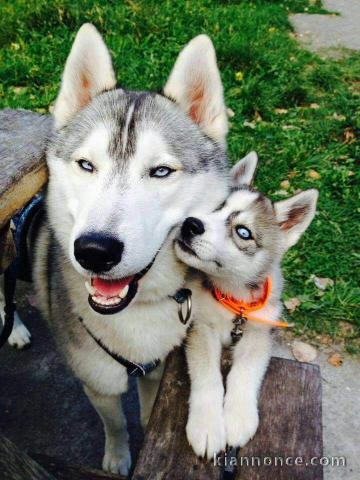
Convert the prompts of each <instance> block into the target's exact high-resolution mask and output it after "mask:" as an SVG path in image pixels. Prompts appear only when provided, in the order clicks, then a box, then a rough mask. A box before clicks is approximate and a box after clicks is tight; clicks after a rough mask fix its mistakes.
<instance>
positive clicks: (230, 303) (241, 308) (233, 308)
mask: <svg viewBox="0 0 360 480" xmlns="http://www.w3.org/2000/svg"><path fill="white" fill-rule="evenodd" d="M271 289H272V280H271V277H267V278H266V281H265V283H264V287H263V295H262V297H261V298H259V299H258V300H255V301H253V302H249V303H247V302H244V301H242V300H238V299H237V298H234V297H232V296H231V295H225V294H223V293H222V292H221V291H220V290H219V289H217V288H215V287H214V288H213V289H212V294H213V296H214V298H215V300H217V301H218V302H219V303H221V305H222V306H223V307H224V308H226V310H229V312H232V313H235V315H237V316H239V317H242V318H245V319H246V320H251V321H253V322H258V323H266V324H269V325H272V326H274V327H289V326H290V325H289V324H288V323H286V322H277V321H273V320H268V319H266V318H258V317H254V316H252V315H249V313H250V312H255V311H256V310H260V309H261V308H263V307H265V305H266V304H267V303H268V301H269V298H270V294H271Z"/></svg>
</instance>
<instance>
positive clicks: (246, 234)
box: [236, 225, 252, 240]
mask: <svg viewBox="0 0 360 480" xmlns="http://www.w3.org/2000/svg"><path fill="white" fill-rule="evenodd" d="M236 233H237V234H238V235H239V237H240V238H242V239H243V240H251V239H252V235H251V231H250V230H249V229H248V228H246V227H244V225H239V226H238V227H236Z"/></svg>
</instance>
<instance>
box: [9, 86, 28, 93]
mask: <svg viewBox="0 0 360 480" xmlns="http://www.w3.org/2000/svg"><path fill="white" fill-rule="evenodd" d="M25 90H26V87H13V88H12V91H13V92H14V93H15V94H16V95H19V94H20V93H23V92H25Z"/></svg>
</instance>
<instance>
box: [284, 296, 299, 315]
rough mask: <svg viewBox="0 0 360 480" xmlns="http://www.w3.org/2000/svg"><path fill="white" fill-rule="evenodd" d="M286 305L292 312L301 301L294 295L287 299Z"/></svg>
mask: <svg viewBox="0 0 360 480" xmlns="http://www.w3.org/2000/svg"><path fill="white" fill-rule="evenodd" d="M284 305H285V307H286V309H287V310H289V312H290V313H293V312H294V311H295V310H296V309H297V307H299V306H300V305H301V301H300V300H299V299H298V298H297V297H292V298H289V299H288V300H285V302H284Z"/></svg>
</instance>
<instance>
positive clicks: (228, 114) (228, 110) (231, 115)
mask: <svg viewBox="0 0 360 480" xmlns="http://www.w3.org/2000/svg"><path fill="white" fill-rule="evenodd" d="M226 113H227V116H228V117H229V118H232V117H235V112H234V110H232V109H231V108H228V109H227V110H226Z"/></svg>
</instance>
